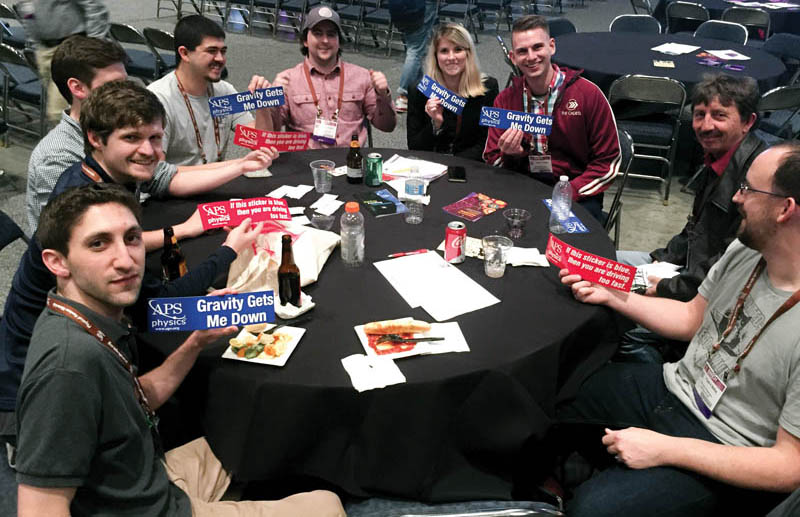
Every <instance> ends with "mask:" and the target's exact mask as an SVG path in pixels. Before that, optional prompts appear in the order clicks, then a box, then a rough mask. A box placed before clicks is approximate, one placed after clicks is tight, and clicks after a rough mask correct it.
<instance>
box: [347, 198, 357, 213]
mask: <svg viewBox="0 0 800 517" xmlns="http://www.w3.org/2000/svg"><path fill="white" fill-rule="evenodd" d="M344 211H345V212H347V213H348V214H350V213H353V212H358V201H348V202H347V203H345V205H344Z"/></svg>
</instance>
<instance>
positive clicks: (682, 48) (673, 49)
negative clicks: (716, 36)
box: [650, 43, 700, 56]
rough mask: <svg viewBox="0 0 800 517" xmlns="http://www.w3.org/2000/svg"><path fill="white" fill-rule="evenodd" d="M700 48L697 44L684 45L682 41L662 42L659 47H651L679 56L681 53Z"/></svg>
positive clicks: (657, 50)
mask: <svg viewBox="0 0 800 517" xmlns="http://www.w3.org/2000/svg"><path fill="white" fill-rule="evenodd" d="M699 48H700V47H698V46H695V45H684V44H682V43H662V44H661V45H659V46H657V47H653V48H651V49H650V50H655V51H656V52H661V53H662V54H667V55H670V56H679V55H681V54H688V53H689V52H694V51H695V50H697V49H699Z"/></svg>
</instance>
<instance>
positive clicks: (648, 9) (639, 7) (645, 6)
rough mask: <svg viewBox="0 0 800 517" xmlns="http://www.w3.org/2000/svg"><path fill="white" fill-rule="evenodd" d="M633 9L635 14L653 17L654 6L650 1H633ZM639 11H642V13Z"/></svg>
mask: <svg viewBox="0 0 800 517" xmlns="http://www.w3.org/2000/svg"><path fill="white" fill-rule="evenodd" d="M631 7H633V14H649V15H650V16H652V15H653V6H652V4H651V3H650V0H631ZM639 11H641V13H640V12H639Z"/></svg>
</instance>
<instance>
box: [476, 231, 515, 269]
mask: <svg viewBox="0 0 800 517" xmlns="http://www.w3.org/2000/svg"><path fill="white" fill-rule="evenodd" d="M481 242H482V244H483V271H484V272H485V273H486V276H488V277H489V278H501V277H502V276H503V275H504V274H505V272H506V257H507V255H508V250H510V249H511V248H512V247H513V246H514V242H513V241H512V240H511V239H509V238H508V237H506V236H504V235H488V236H486V237H484V238H483V239H481Z"/></svg>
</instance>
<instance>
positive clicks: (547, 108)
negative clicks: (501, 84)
mask: <svg viewBox="0 0 800 517" xmlns="http://www.w3.org/2000/svg"><path fill="white" fill-rule="evenodd" d="M553 67H554V69H555V70H554V72H553V79H551V80H550V85H549V86H548V87H547V97H545V99H544V102H542V110H543V111H542V114H544V115H550V113H552V112H553V111H554V110H555V104H556V100H557V99H558V89H559V87H560V86H561V84H562V83H563V81H564V74H563V73H562V72H561V70H560V69H559V68H558V67H557V66H555V65H553ZM553 93H555V95H553ZM529 104H531V105H532V108H533V112H534V113H540V111H538V108H537V104H538V103H536V102H534V99H533V95H532V94H531V92H529V91H528V83H527V82H526V81H524V80H523V81H522V109H523V110H524V111H525V113H530V109H529ZM533 142H534V144H535V151H536V153H538V154H547V136H546V135H533Z"/></svg>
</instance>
